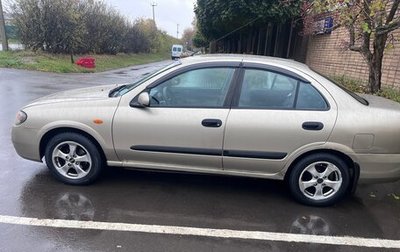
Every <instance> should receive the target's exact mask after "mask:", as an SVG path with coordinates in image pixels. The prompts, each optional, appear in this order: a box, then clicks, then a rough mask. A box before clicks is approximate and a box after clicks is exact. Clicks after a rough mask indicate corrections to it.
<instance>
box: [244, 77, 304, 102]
mask: <svg viewBox="0 0 400 252" xmlns="http://www.w3.org/2000/svg"><path fill="white" fill-rule="evenodd" d="M297 82H298V81H297V80H296V79H294V78H291V77H288V76H286V75H283V74H279V73H275V72H271V71H266V70H260V69H246V70H245V74H244V78H243V84H242V89H241V93H240V97H239V104H238V106H239V107H242V108H275V109H279V108H281V109H285V108H286V109H287V108H294V101H295V96H296V89H297Z"/></svg>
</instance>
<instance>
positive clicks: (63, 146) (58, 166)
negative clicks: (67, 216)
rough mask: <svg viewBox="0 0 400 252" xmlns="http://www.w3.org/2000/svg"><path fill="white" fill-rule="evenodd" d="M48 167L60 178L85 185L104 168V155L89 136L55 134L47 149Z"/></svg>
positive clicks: (95, 177) (74, 183) (67, 182)
mask: <svg viewBox="0 0 400 252" xmlns="http://www.w3.org/2000/svg"><path fill="white" fill-rule="evenodd" d="M45 159H46V164H47V167H48V168H49V169H50V171H51V173H52V174H53V176H54V177H56V178H57V179H58V180H60V181H62V182H64V183H66V184H73V185H85V184H89V183H92V182H93V181H94V180H95V179H97V178H98V176H99V175H100V173H101V171H102V169H103V160H102V156H101V154H100V152H99V150H98V149H97V147H96V145H95V144H94V143H93V142H92V141H91V140H90V139H88V138H87V137H85V136H83V135H81V134H77V133H73V132H65V133H61V134H58V135H56V136H54V137H53V138H52V139H50V141H49V142H48V143H47V146H46V150H45Z"/></svg>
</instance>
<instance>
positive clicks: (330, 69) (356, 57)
mask: <svg viewBox="0 0 400 252" xmlns="http://www.w3.org/2000/svg"><path fill="white" fill-rule="evenodd" d="M393 35H394V37H395V39H396V40H397V41H396V42H395V44H394V48H393V49H389V50H387V51H386V52H385V56H384V57H383V68H382V85H383V86H386V87H394V88H397V89H400V30H397V31H395V32H393ZM348 39H349V36H348V32H347V30H346V29H344V28H339V29H336V30H334V31H333V32H332V33H331V34H325V35H315V36H311V38H310V39H309V43H308V50H307V57H306V63H307V65H309V66H310V67H311V68H313V69H315V70H316V71H318V72H320V73H323V74H326V75H330V76H332V75H345V76H347V77H350V78H352V79H357V80H362V81H364V82H367V81H368V67H367V63H366V62H365V60H364V59H363V57H362V56H361V54H360V53H358V52H352V51H349V50H344V49H343V46H342V44H343V41H348Z"/></svg>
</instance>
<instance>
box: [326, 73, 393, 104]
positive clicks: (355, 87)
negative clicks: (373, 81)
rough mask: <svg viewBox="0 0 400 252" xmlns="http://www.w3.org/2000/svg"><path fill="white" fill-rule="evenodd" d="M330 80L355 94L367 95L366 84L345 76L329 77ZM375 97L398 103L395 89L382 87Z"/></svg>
mask: <svg viewBox="0 0 400 252" xmlns="http://www.w3.org/2000/svg"><path fill="white" fill-rule="evenodd" d="M330 78H331V79H333V80H335V81H336V82H338V83H339V84H341V85H343V86H344V87H346V88H348V89H349V90H351V91H353V92H356V93H364V94H367V93H369V91H368V86H367V83H365V82H363V81H361V80H356V79H352V78H349V77H347V76H345V75H342V76H330ZM375 95H378V96H381V97H384V98H387V99H390V100H393V101H396V102H399V103H400V90H398V89H395V88H389V87H383V88H382V89H381V90H380V91H379V92H378V93H376V94H375Z"/></svg>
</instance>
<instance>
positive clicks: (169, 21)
mask: <svg viewBox="0 0 400 252" xmlns="http://www.w3.org/2000/svg"><path fill="white" fill-rule="evenodd" d="M104 2H106V3H108V4H110V5H111V6H113V7H114V8H115V9H116V10H118V11H120V13H121V14H123V15H124V16H126V17H128V18H129V19H131V20H135V19H137V18H153V11H152V7H151V4H152V3H153V2H155V3H156V4H157V6H156V7H155V9H154V11H155V17H156V24H157V27H158V28H159V29H161V30H163V31H166V32H167V33H168V34H169V35H171V36H174V37H176V30H177V24H179V38H180V37H181V36H182V33H183V30H184V29H185V28H188V27H191V26H192V25H191V23H192V21H193V18H194V12H193V7H194V4H195V2H196V0H154V1H153V0H104Z"/></svg>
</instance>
